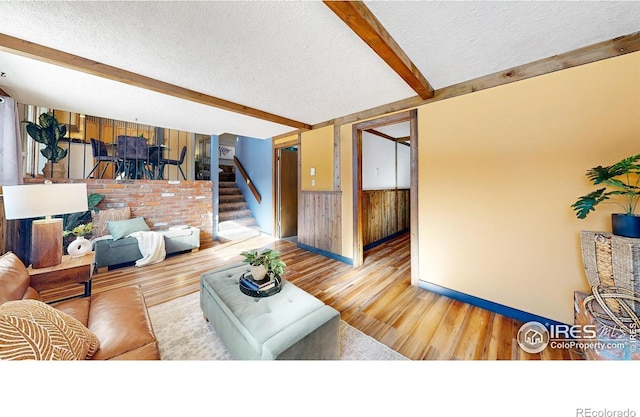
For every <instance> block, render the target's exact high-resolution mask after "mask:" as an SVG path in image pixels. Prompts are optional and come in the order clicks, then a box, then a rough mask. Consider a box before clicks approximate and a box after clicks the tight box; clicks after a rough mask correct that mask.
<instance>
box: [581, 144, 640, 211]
mask: <svg viewBox="0 0 640 417" xmlns="http://www.w3.org/2000/svg"><path fill="white" fill-rule="evenodd" d="M638 161H640V154H639V155H634V156H630V157H628V158H624V159H623V160H621V161H620V162H617V163H615V164H613V165H611V166H608V167H602V166H597V167H595V168H591V169H589V170H588V171H587V173H586V175H587V178H589V179H590V180H591V181H592V182H593V185H599V184H602V185H604V186H605V187H603V188H599V189H597V190H596V191H593V192H591V193H589V194H587V195H584V196H582V197H580V198H579V199H578V201H576V202H575V203H573V204H572V205H571V207H572V208H573V210H574V211H575V212H576V217H578V218H579V219H584V218H585V217H587V215H588V214H589V213H590V212H592V211H594V210H595V207H596V206H597V205H598V204H600V203H602V202H604V201H607V200H609V199H610V200H611V201H610V202H611V203H614V204H617V205H619V206H620V207H622V208H623V210H624V213H625V214H627V215H633V214H634V213H635V210H636V207H637V205H638V199H639V197H640V188H639V187H638V185H639V184H640V165H639V164H638ZM607 187H608V188H607ZM615 197H618V198H615Z"/></svg>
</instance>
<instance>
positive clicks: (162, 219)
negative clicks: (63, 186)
mask: <svg viewBox="0 0 640 417" xmlns="http://www.w3.org/2000/svg"><path fill="white" fill-rule="evenodd" d="M52 181H53V182H55V183H58V182H71V183H86V184H87V193H88V194H103V195H105V198H104V199H103V200H102V201H101V202H100V204H98V207H99V208H100V209H109V208H119V207H126V206H129V207H130V208H131V216H132V217H143V218H144V219H145V221H146V222H147V225H149V228H150V229H151V230H162V229H168V228H169V226H175V225H180V224H188V225H189V226H193V227H197V228H199V229H200V248H207V247H210V246H212V245H213V184H212V183H211V181H162V180H108V179H100V180H94V179H80V180H75V179H71V180H70V179H52ZM24 182H25V184H29V183H42V179H41V178H38V179H35V178H34V179H30V178H25V179H24Z"/></svg>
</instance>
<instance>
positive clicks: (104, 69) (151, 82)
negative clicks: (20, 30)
mask: <svg viewBox="0 0 640 417" xmlns="http://www.w3.org/2000/svg"><path fill="white" fill-rule="evenodd" d="M0 50H3V51H6V52H9V53H13V54H17V55H21V56H25V57H27V58H32V59H36V60H38V61H42V62H47V63H49V64H54V65H59V66H61V67H65V68H69V69H72V70H76V71H81V72H84V73H87V74H91V75H95V76H98V77H102V78H106V79H109V80H113V81H118V82H121V83H125V84H129V85H132V86H135V87H140V88H144V89H147V90H151V91H155V92H157V93H161V94H166V95H169V96H173V97H177V98H181V99H184V100H189V101H193V102H195V103H200V104H204V105H207V106H212V107H216V108H219V109H223V110H227V111H231V112H234V113H239V114H243V115H245V116H251V117H255V118H257V119H261V120H266V121H269V122H273V123H278V124H281V125H285V126H291V127H294V128H296V129H302V130H309V129H311V125H308V124H306V123H302V122H299V121H296V120H291V119H288V118H286V117H282V116H278V115H275V114H272V113H268V112H265V111H262V110H258V109H254V108H251V107H248V106H245V105H242V104H238V103H234V102H231V101H228V100H224V99H221V98H218V97H214V96H210V95H207V94H203V93H199V92H197V91H193V90H189V89H187V88H183V87H180V86H177V85H174V84H169V83H166V82H164V81H160V80H156V79H153V78H150V77H146V76H144V75H140V74H136V73H133V72H130V71H126V70H123V69H121V68H116V67H112V66H110V65H106V64H102V63H100V62H96V61H92V60H90V59H86V58H83V57H80V56H77V55H72V54H69V53H66V52H63V51H59V50H57V49H53V48H49V47H46V46H43V45H39V44H36V43H32V42H29V41H25V40H23V39H18V38H14V37H12V36H8V35H5V34H2V33H0Z"/></svg>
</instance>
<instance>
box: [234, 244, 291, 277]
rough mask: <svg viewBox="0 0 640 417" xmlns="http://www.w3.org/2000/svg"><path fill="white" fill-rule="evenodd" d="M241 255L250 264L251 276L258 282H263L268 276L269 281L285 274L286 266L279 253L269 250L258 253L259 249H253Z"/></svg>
mask: <svg viewBox="0 0 640 417" xmlns="http://www.w3.org/2000/svg"><path fill="white" fill-rule="evenodd" d="M240 255H242V256H244V259H243V262H246V263H248V264H249V268H250V269H251V276H253V279H254V280H256V281H260V280H263V279H264V278H265V277H266V276H267V275H268V276H269V279H273V278H275V277H276V276H280V275H282V274H283V273H284V267H285V266H286V264H285V263H284V262H283V261H282V260H281V259H280V253H279V252H278V251H275V250H273V249H268V248H267V249H263V250H262V251H261V252H258V250H257V249H252V250H250V251H243V252H241V253H240Z"/></svg>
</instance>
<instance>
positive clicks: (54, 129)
mask: <svg viewBox="0 0 640 417" xmlns="http://www.w3.org/2000/svg"><path fill="white" fill-rule="evenodd" d="M24 123H26V124H27V133H28V134H29V136H31V137H32V138H33V140H35V141H36V142H38V143H42V144H44V145H45V147H44V149H41V150H40V153H41V154H42V156H44V157H45V158H46V159H47V161H48V162H47V163H46V164H45V166H44V168H43V169H42V173H43V174H44V176H45V178H63V177H64V176H65V171H66V170H65V166H64V163H63V162H60V161H61V160H62V159H64V157H65V156H67V150H66V149H62V148H61V147H60V146H58V142H59V141H60V139H62V138H63V137H64V136H65V135H66V134H67V126H65V125H61V124H59V123H58V119H56V117H55V116H54V115H53V113H52V112H46V113H42V114H41V115H40V116H39V117H38V123H37V124H36V123H33V122H24Z"/></svg>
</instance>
